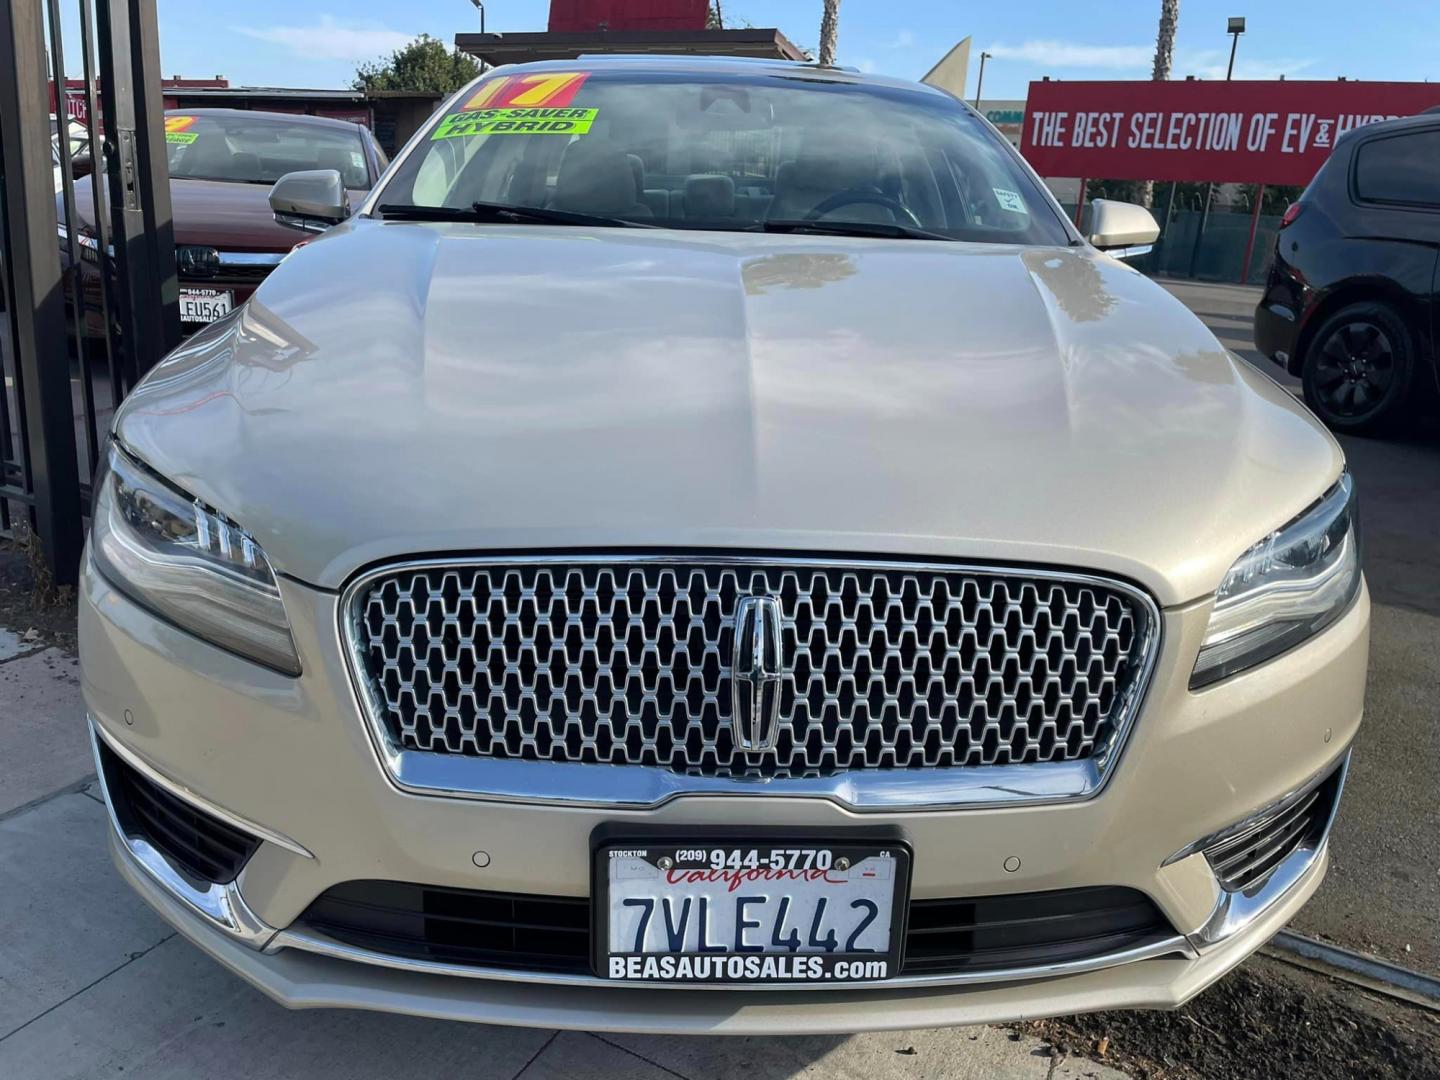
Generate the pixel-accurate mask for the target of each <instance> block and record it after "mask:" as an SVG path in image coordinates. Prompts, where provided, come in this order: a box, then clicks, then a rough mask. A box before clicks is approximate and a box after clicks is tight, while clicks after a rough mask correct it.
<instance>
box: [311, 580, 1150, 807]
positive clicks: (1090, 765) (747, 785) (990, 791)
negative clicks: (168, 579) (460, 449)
mask: <svg viewBox="0 0 1440 1080" xmlns="http://www.w3.org/2000/svg"><path fill="white" fill-rule="evenodd" d="M532 563H556V564H564V565H572V564H575V565H578V564H583V563H624V564H627V565H628V564H631V563H649V564H678V565H689V564H694V563H706V564H715V565H731V566H766V567H775V566H785V565H787V564H794V565H797V566H804V567H816V566H833V567H837V568H854V567H859V568H864V569H871V570H898V571H905V570H912V571H930V572H939V573H973V574H977V575H992V576H1012V577H1021V578H1033V579H1039V580H1048V581H1063V582H1070V583H1078V584H1082V585H1087V584H1088V585H1093V586H1095V587H1097V588H1103V589H1109V590H1113V591H1115V592H1120V593H1123V594H1125V595H1126V596H1128V597H1129V598H1130V599H1131V600H1133V602H1134V603H1135V604H1136V606H1137V608H1138V609H1139V611H1141V612H1143V614H1144V616H1145V627H1144V630H1143V635H1144V636H1143V639H1142V641H1141V644H1140V646H1139V648H1140V653H1141V655H1142V657H1143V667H1142V668H1141V670H1140V671H1139V673H1138V675H1137V676H1136V678H1135V681H1134V682H1133V683H1132V685H1131V686H1130V688H1129V690H1128V693H1127V696H1126V698H1125V699H1124V700H1123V701H1121V702H1120V703H1119V704H1118V705H1117V706H1116V710H1115V721H1114V723H1115V730H1114V734H1113V735H1112V736H1111V739H1110V742H1109V745H1107V746H1106V747H1105V748H1104V749H1103V750H1102V751H1100V752H1097V753H1096V754H1095V755H1094V756H1092V757H1089V758H1084V759H1080V760H1076V761H1065V762H1045V763H1040V764H1033V765H976V766H961V767H955V768H935V769H856V770H851V771H849V772H843V773H838V774H836V775H834V776H826V777H814V778H780V779H760V778H753V777H719V776H693V775H690V774H688V773H681V772H676V771H674V770H672V769H669V768H663V767H657V766H646V765H592V764H586V763H580V762H555V761H524V760H519V759H516V758H485V757H472V756H468V755H461V754H438V753H427V752H423V751H415V750H403V749H401V748H400V747H398V746H396V745H394V743H393V741H392V740H391V739H390V737H389V735H388V734H387V733H386V731H385V729H384V724H383V722H382V721H381V719H380V717H381V713H382V710H381V707H380V703H379V702H378V700H377V699H376V696H375V693H374V690H373V688H372V686H371V685H370V680H369V679H368V678H367V677H366V675H365V662H364V658H363V656H362V655H361V652H360V646H359V644H358V642H357V640H356V636H355V634H354V633H353V632H352V612H353V611H354V609H355V602H356V598H357V597H358V596H359V595H360V594H361V592H362V590H363V589H364V588H365V587H366V586H367V585H369V584H370V583H371V582H372V581H374V580H375V579H376V578H379V577H385V576H388V575H391V574H394V573H397V572H401V571H405V570H417V569H433V568H441V567H455V566H466V567H468V566H476V565H480V564H500V565H521V564H532ZM337 612H338V618H337V626H336V638H337V642H338V646H339V649H340V652H341V654H342V655H343V656H344V657H345V661H346V669H347V671H348V673H349V676H350V687H351V690H352V692H353V694H354V698H355V707H356V709H357V711H358V712H359V714H360V716H361V718H362V721H363V723H364V725H365V728H366V730H367V731H368V732H369V735H370V741H371V744H372V745H373V746H374V748H375V753H376V756H377V757H378V758H379V760H380V764H381V767H382V769H383V770H384V772H385V774H386V776H387V777H388V778H389V779H390V781H391V783H393V784H394V785H395V786H396V787H397V788H399V789H400V790H401V791H404V792H407V793H409V794H413V795H438V796H442V797H449V798H462V799H479V800H487V801H496V802H517V803H538V804H543V805H562V806H574V807H589V808H595V809H628V810H644V809H653V808H654V807H657V806H660V805H662V804H664V803H666V802H669V801H670V800H671V799H674V798H678V797H680V796H685V795H705V796H748V797H752V798H775V797H793V798H805V799H824V800H828V801H830V802H833V803H836V804H838V805H840V806H842V807H844V808H845V809H847V810H851V811H854V812H856V813H867V812H868V813H884V812H892V811H919V810H962V809H975V808H982V807H996V806H1013V805H1027V806H1034V805H1050V804H1055V803H1069V802H1077V801H1081V800H1085V799H1090V798H1093V797H1095V796H1096V795H1098V794H1099V793H1100V792H1101V791H1102V790H1103V789H1104V787H1105V784H1106V783H1107V782H1108V781H1109V779H1110V777H1111V776H1112V775H1113V774H1114V771H1115V766H1116V764H1117V763H1118V762H1119V760H1120V758H1121V756H1122V755H1123V753H1124V751H1125V747H1126V745H1127V744H1128V742H1129V736H1130V732H1131V730H1132V728H1133V727H1134V724H1135V718H1136V716H1137V714H1138V713H1139V711H1140V709H1141V708H1142V707H1143V706H1144V703H1145V700H1146V695H1147V692H1148V690H1149V688H1150V683H1151V679H1152V677H1153V675H1154V672H1155V668H1156V666H1157V664H1158V663H1159V658H1160V653H1161V651H1162V649H1163V647H1164V635H1163V628H1162V620H1163V615H1162V613H1161V611H1160V608H1159V606H1158V605H1157V604H1156V603H1155V601H1154V599H1152V598H1151V596H1150V594H1149V593H1147V592H1145V591H1144V590H1143V589H1140V588H1138V587H1137V586H1135V585H1132V584H1130V583H1129V582H1126V581H1124V580H1122V579H1119V578H1112V577H1105V576H1102V575H1098V574H1087V573H1084V572H1079V571H1076V572H1071V571H1066V570H1053V569H1036V568H1031V567H1016V566H999V565H997V566H991V565H985V564H979V563H966V562H954V563H950V562H935V561H922V560H916V561H897V560H883V559H861V558H855V559H834V558H829V559H827V558H814V559H807V558H795V557H790V556H785V555H778V554H777V555H770V556H764V555H754V556H752V555H716V554H707V553H703V552H702V553H683V554H666V555H656V554H643V553H642V554H628V553H621V552H617V553H611V554H605V555H574V554H566V553H550V554H544V555H509V556H506V555H491V554H486V555H475V556H473V557H470V558H460V559H457V558H448V559H412V560H406V561H397V562H388V563H384V564H382V565H380V566H377V567H373V568H371V569H370V570H367V571H365V572H363V573H361V574H359V575H357V576H356V577H355V578H354V579H352V580H351V581H350V582H349V583H348V584H347V585H346V587H345V588H344V590H343V592H342V594H341V597H340V603H339V605H338V607H337Z"/></svg>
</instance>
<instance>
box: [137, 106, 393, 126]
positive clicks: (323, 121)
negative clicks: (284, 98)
mask: <svg viewBox="0 0 1440 1080" xmlns="http://www.w3.org/2000/svg"><path fill="white" fill-rule="evenodd" d="M165 115H166V116H219V117H226V116H234V117H239V118H245V119H248V118H251V117H258V118H259V119H262V120H288V121H292V122H295V123H301V124H313V125H314V126H316V127H328V128H336V129H339V130H341V131H346V130H354V129H355V128H363V127H364V126H365V125H364V124H356V123H352V122H351V121H349V120H337V119H336V118H335V117H333V116H311V115H310V114H309V113H288V112H267V111H265V110H264V109H166V110H165Z"/></svg>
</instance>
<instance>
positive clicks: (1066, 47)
mask: <svg viewBox="0 0 1440 1080" xmlns="http://www.w3.org/2000/svg"><path fill="white" fill-rule="evenodd" d="M985 51H986V52H988V53H989V54H990V55H991V56H993V57H995V58H996V59H1005V60H1024V61H1027V62H1029V63H1032V64H1035V65H1037V66H1039V67H1045V68H1066V67H1081V68H1113V69H1115V70H1117V71H1129V70H1134V69H1148V68H1149V67H1150V66H1151V64H1153V63H1154V60H1155V48H1154V46H1151V45H1085V44H1082V43H1080V42H1076V41H1049V40H1047V41H1027V42H1025V43H1024V44H1021V45H988V46H986V48H985Z"/></svg>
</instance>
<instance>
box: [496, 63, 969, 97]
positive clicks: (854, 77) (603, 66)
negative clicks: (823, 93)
mask: <svg viewBox="0 0 1440 1080" xmlns="http://www.w3.org/2000/svg"><path fill="white" fill-rule="evenodd" d="M577 69H578V70H581V71H594V72H602V71H604V72H633V73H638V74H643V73H645V72H656V73H666V74H692V75H695V76H697V77H698V78H704V77H705V76H708V75H753V76H755V77H757V78H763V77H765V76H780V77H783V76H786V75H789V76H792V77H803V78H804V79H805V81H806V82H809V83H833V84H836V85H849V86H855V85H861V86H880V87H888V88H890V89H895V90H913V91H915V92H917V93H922V94H932V95H939V96H941V97H944V98H946V99H947V100H951V101H958V100H959V99H958V98H955V97H953V96H952V95H950V94H947V93H945V92H944V91H943V90H939V89H936V88H935V87H933V86H927V85H925V84H924V83H917V82H912V81H911V80H909V79H897V78H894V77H892V76H889V75H877V74H874V73H867V72H862V71H857V70H855V69H854V68H842V67H821V66H820V65H819V64H812V63H804V62H802V61H799V60H779V59H768V58H761V57H743V56H652V55H649V54H639V55H624V54H616V53H592V54H585V53H582V54H581V55H580V56H578V57H576V58H575V59H573V60H536V61H533V62H531V63H528V64H505V65H503V66H500V67H495V68H491V69H490V70H489V71H487V72H485V74H484V75H482V76H481V78H482V79H484V78H489V77H490V76H491V75H493V74H503V75H526V74H530V73H537V74H538V73H543V72H551V71H575V70H577ZM962 104H963V102H962Z"/></svg>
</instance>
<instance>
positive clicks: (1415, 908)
mask: <svg viewBox="0 0 1440 1080" xmlns="http://www.w3.org/2000/svg"><path fill="white" fill-rule="evenodd" d="M1162 284H1164V285H1165V287H1166V288H1167V289H1169V290H1170V292H1172V293H1173V294H1174V295H1176V296H1177V297H1179V298H1180V299H1181V300H1182V301H1184V303H1185V304H1186V305H1187V306H1189V308H1190V309H1191V310H1192V311H1194V312H1195V313H1196V314H1197V315H1199V316H1200V318H1201V319H1202V320H1204V322H1205V323H1206V325H1208V326H1209V327H1210V329H1211V330H1212V331H1213V332H1214V333H1215V335H1216V336H1217V337H1218V338H1219V339H1220V340H1221V342H1222V343H1223V344H1225V345H1226V346H1228V347H1229V348H1230V349H1231V350H1232V351H1234V352H1236V353H1238V354H1239V355H1240V356H1242V357H1244V358H1245V359H1246V360H1248V361H1249V362H1250V363H1252V364H1254V365H1255V366H1256V367H1258V368H1260V370H1262V371H1264V372H1266V373H1267V374H1269V375H1271V376H1273V377H1275V378H1276V379H1277V380H1278V381H1280V382H1281V383H1283V384H1284V385H1286V386H1287V387H1290V388H1291V389H1292V390H1293V391H1294V392H1295V393H1297V394H1298V393H1299V383H1298V381H1297V380H1296V379H1294V378H1292V377H1291V376H1289V375H1286V374H1285V373H1284V372H1283V371H1282V370H1281V369H1280V368H1279V367H1277V366H1276V365H1275V364H1274V363H1272V362H1270V361H1268V360H1266V359H1264V358H1263V357H1261V356H1260V354H1259V353H1258V352H1256V350H1255V347H1254V343H1253V341H1252V339H1251V336H1250V320H1251V316H1252V313H1253V312H1254V310H1255V304H1256V303H1257V302H1258V300H1259V298H1260V290H1259V289H1258V288H1253V287H1252V288H1246V287H1243V286H1235V285H1211V284H1203V283H1197V282H1181V281H1165V282H1162ZM1340 442H1341V445H1342V446H1343V447H1344V448H1345V454H1346V457H1347V458H1348V459H1349V462H1350V470H1351V472H1352V473H1353V474H1354V476H1355V481H1356V484H1357V486H1358V488H1359V492H1360V519H1361V527H1362V530H1363V551H1364V559H1365V575H1366V578H1367V580H1368V581H1369V584H1370V593H1371V598H1372V599H1373V601H1374V604H1375V608H1374V619H1373V624H1372V628H1371V641H1370V682H1369V688H1368V690H1367V693H1366V699H1365V723H1364V725H1363V727H1362V728H1361V731H1360V737H1359V738H1358V740H1357V741H1356V745H1355V756H1354V758H1353V760H1352V762H1351V768H1350V777H1349V780H1348V782H1347V785H1346V789H1345V797H1344V801H1343V802H1342V804H1341V807H1340V816H1339V818H1338V820H1337V822H1336V826H1335V833H1334V836H1333V838H1332V841H1331V854H1332V861H1331V867H1330V873H1329V876H1328V877H1327V878H1326V879H1325V883H1324V884H1323V885H1322V886H1321V887H1320V891H1319V892H1318V893H1317V894H1316V895H1315V898H1314V899H1312V900H1311V901H1310V903H1309V904H1307V905H1306V906H1305V908H1304V909H1303V910H1302V911H1301V913H1300V916H1299V918H1298V919H1296V921H1295V923H1294V925H1293V926H1292V929H1294V930H1298V931H1299V932H1301V933H1304V934H1310V935H1313V936H1317V937H1321V938H1324V939H1326V940H1329V941H1334V942H1335V943H1337V944H1340V945H1344V946H1346V947H1348V948H1351V949H1357V950H1359V951H1361V952H1367V953H1370V954H1372V955H1375V956H1379V957H1381V958H1383V959H1386V960H1390V961H1392V962H1394V963H1397V964H1401V965H1404V966H1405V967H1410V968H1415V969H1417V970H1422V971H1426V972H1428V973H1430V974H1440V422H1437V421H1436V420H1435V418H1433V417H1432V418H1429V419H1427V420H1426V421H1425V422H1423V423H1422V424H1420V425H1419V426H1418V428H1417V429H1416V430H1415V431H1414V432H1412V433H1411V434H1409V435H1407V436H1406V437H1404V438H1402V439H1362V438H1354V437H1345V438H1342V439H1341V440H1340ZM1275 719H1276V722H1277V723H1283V722H1284V718H1283V717H1276V718H1275Z"/></svg>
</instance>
